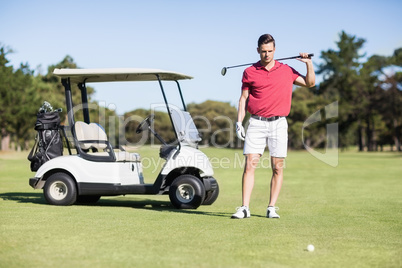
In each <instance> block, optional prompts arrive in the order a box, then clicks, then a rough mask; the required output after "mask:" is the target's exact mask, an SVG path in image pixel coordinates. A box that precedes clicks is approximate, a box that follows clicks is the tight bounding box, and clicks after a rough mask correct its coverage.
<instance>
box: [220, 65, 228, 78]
mask: <svg viewBox="0 0 402 268" xmlns="http://www.w3.org/2000/svg"><path fill="white" fill-rule="evenodd" d="M226 70H227V68H226V67H223V68H222V71H221V74H222V75H223V76H225V74H226Z"/></svg>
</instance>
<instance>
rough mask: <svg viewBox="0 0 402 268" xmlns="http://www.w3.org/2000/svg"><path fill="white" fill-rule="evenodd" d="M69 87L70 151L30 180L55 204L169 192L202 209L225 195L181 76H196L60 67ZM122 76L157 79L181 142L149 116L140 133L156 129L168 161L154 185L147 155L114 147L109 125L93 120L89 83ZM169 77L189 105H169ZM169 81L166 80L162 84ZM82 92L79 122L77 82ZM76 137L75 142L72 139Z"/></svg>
mask: <svg viewBox="0 0 402 268" xmlns="http://www.w3.org/2000/svg"><path fill="white" fill-rule="evenodd" d="M53 74H54V75H56V76H58V77H60V78H61V83H62V85H63V86H64V89H65V98H66V106H67V119H68V126H61V128H62V130H63V131H64V135H63V136H64V138H65V139H66V144H67V145H68V144H70V143H71V144H72V145H71V146H73V147H75V150H76V153H74V154H73V153H72V151H71V149H70V146H68V152H69V154H68V155H62V156H58V157H55V158H52V159H50V160H49V161H47V162H45V163H44V164H43V165H41V166H40V167H39V169H38V170H37V172H36V174H35V177H33V178H31V179H30V180H29V184H30V186H31V187H33V188H34V189H43V192H44V196H45V199H46V201H47V202H48V203H50V204H52V205H72V204H74V203H76V202H77V203H95V202H97V201H98V200H99V199H100V197H101V196H116V195H128V194H139V195H162V194H169V198H170V201H171V203H172V205H173V206H174V207H176V208H180V209H196V208H198V207H199V206H200V205H211V204H212V203H214V202H215V200H216V199H217V198H218V195H219V186H218V182H217V181H216V180H215V178H214V177H213V175H214V173H213V170H212V166H211V163H210V162H209V159H208V157H207V156H206V155H205V154H204V153H203V152H201V151H200V150H198V143H199V142H200V141H201V138H200V135H199V132H198V130H197V128H196V126H195V124H194V122H193V119H192V117H191V115H190V114H189V112H187V108H186V105H185V102H184V99H183V95H182V91H181V88H180V84H179V82H178V81H179V80H184V79H192V77H190V76H187V75H184V74H180V73H176V72H170V71H162V70H154V69H132V68H127V69H55V70H54V72H53ZM116 81H128V82H131V81H154V82H157V83H158V84H159V87H160V90H161V92H162V95H163V99H164V104H165V105H166V109H167V113H168V115H169V118H170V121H171V123H172V128H173V131H174V133H175V141H174V142H171V143H169V144H168V143H166V142H165V141H164V140H163V138H162V137H160V136H159V134H158V133H157V132H156V131H155V130H154V129H153V128H152V126H153V124H152V122H153V119H154V116H153V115H150V116H148V117H146V118H145V119H144V120H143V121H142V122H141V123H140V124H139V125H138V127H137V129H136V132H137V133H141V132H142V131H143V130H146V129H148V130H150V131H151V132H152V134H153V135H155V137H156V138H158V139H159V140H160V141H161V144H162V145H161V147H160V151H159V156H160V157H161V158H163V159H164V160H166V162H165V163H164V165H163V166H162V169H161V171H160V173H159V174H158V176H157V177H156V180H155V182H154V183H153V184H146V183H144V177H143V170H142V165H141V157H140V155H139V154H138V153H135V152H128V151H125V150H124V149H122V148H120V149H116V148H113V146H112V145H111V143H110V142H109V140H108V137H107V135H106V132H105V130H104V129H103V127H102V126H100V125H99V124H97V123H93V122H91V120H90V114H89V108H88V96H87V88H86V83H96V82H116ZM165 81H173V83H174V82H175V83H176V84H177V88H178V92H179V95H180V100H181V102H182V105H183V109H178V108H176V106H174V107H175V108H172V107H173V105H169V103H168V101H167V97H166V94H165V90H164V87H163V85H164V83H165ZM162 82H164V83H162ZM73 85H77V86H78V88H79V89H80V92H81V100H82V108H81V109H82V113H83V119H84V120H83V121H75V119H74V104H73V98H72V86H73ZM68 136H70V140H72V142H69V141H68V140H69V138H67V137H68Z"/></svg>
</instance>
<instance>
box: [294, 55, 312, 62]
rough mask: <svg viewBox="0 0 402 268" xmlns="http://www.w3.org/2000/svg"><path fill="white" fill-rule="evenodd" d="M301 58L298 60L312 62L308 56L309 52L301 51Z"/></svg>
mask: <svg viewBox="0 0 402 268" xmlns="http://www.w3.org/2000/svg"><path fill="white" fill-rule="evenodd" d="M299 54H300V57H301V58H298V59H297V60H299V61H301V62H304V63H307V62H311V58H309V57H308V53H299Z"/></svg>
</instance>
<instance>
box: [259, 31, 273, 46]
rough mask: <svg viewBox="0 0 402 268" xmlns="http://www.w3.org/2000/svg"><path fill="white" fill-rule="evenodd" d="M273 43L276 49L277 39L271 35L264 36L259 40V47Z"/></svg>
mask: <svg viewBox="0 0 402 268" xmlns="http://www.w3.org/2000/svg"><path fill="white" fill-rule="evenodd" d="M271 42H272V43H273V44H274V47H275V39H274V38H273V37H272V35H270V34H263V35H261V36H260V38H258V47H260V46H261V45H263V44H268V43H271Z"/></svg>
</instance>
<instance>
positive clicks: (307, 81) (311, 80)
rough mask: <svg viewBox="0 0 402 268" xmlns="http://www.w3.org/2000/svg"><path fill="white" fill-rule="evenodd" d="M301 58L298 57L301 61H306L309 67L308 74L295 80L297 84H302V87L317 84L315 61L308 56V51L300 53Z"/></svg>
mask: <svg viewBox="0 0 402 268" xmlns="http://www.w3.org/2000/svg"><path fill="white" fill-rule="evenodd" d="M300 56H301V57H302V58H301V59H298V60H299V61H301V62H304V63H305V64H306V67H307V74H306V76H302V75H301V76H299V77H297V78H296V80H295V81H294V84H295V85H298V86H302V87H313V86H315V73H314V67H313V62H312V61H311V59H310V58H308V53H300Z"/></svg>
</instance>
